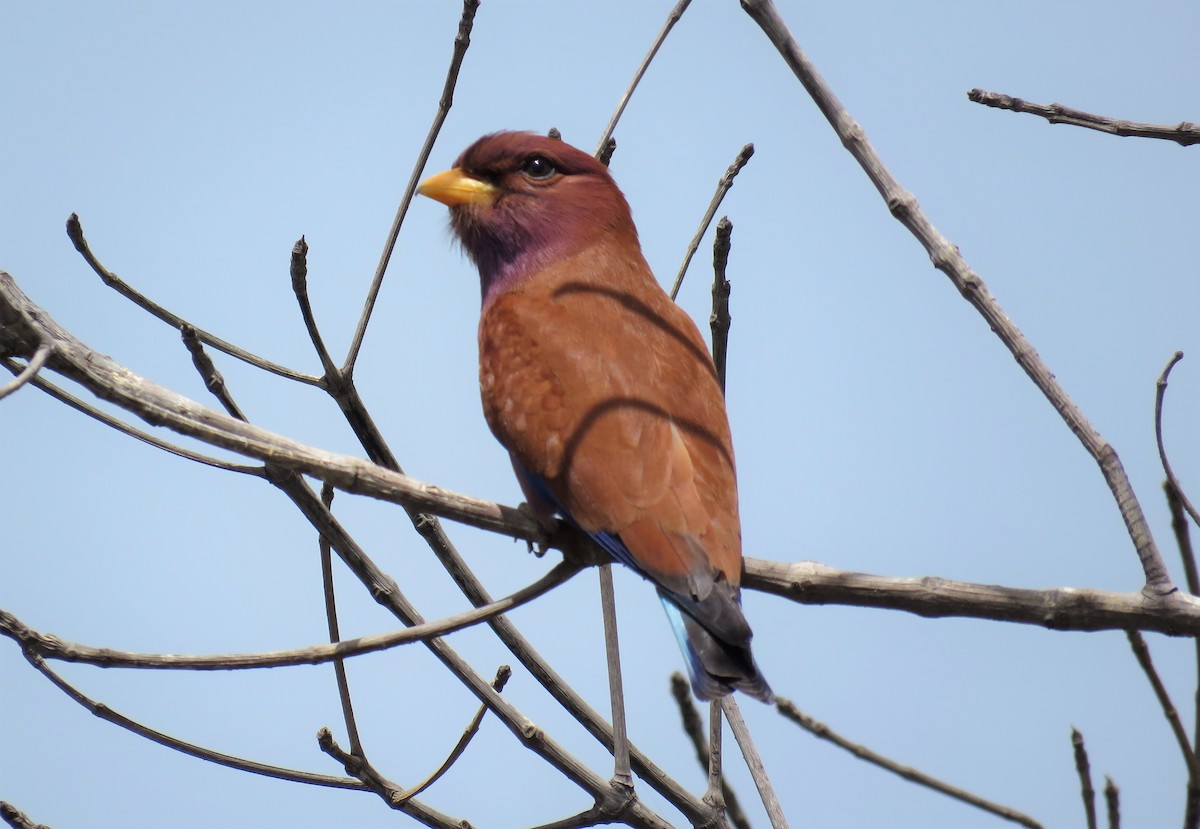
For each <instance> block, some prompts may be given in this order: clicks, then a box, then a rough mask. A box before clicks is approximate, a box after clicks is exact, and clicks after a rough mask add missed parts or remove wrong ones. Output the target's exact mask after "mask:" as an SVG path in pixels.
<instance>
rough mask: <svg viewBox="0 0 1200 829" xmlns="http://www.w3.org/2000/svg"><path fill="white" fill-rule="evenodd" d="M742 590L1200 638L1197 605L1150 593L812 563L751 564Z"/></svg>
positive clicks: (934, 613)
mask: <svg viewBox="0 0 1200 829" xmlns="http://www.w3.org/2000/svg"><path fill="white" fill-rule="evenodd" d="M742 587H744V588H749V589H751V590H761V591H762V592H764V593H772V594H774V595H776V596H782V597H783V598H786V599H791V600H792V601H795V602H800V603H801V604H839V605H852V606H855V607H877V608H881V609H888V610H904V611H907V612H909V613H915V614H916V615H918V616H925V617H928V618H942V617H966V618H974V619H993V620H995V621H1002V622H1018V623H1020V624H1026V625H1038V626H1039V627H1044V628H1049V629H1051V630H1127V629H1140V630H1152V631H1155V632H1157V633H1167V634H1171V635H1175V636H1195V635H1197V634H1200V601H1197V600H1196V599H1194V598H1193V597H1191V596H1187V595H1185V594H1183V593H1179V592H1176V593H1172V594H1169V595H1167V596H1157V597H1155V596H1147V595H1146V594H1145V593H1144V592H1137V593H1110V592H1108V591H1106V590H1090V589H1081V588H1074V587H1058V588H1051V589H1048V590H1029V589H1025V588H1020V587H1003V586H1000V585H993V584H976V583H973V582H962V581H953V580H951V579H943V578H938V577H936V576H926V577H924V578H913V579H904V578H893V577H889V576H876V575H872V574H869V573H854V572H848V571H843V570H836V569H834V568H832V567H827V566H826V565H824V564H820V563H818V562H814V561H800V562H795V563H791V564H788V563H784V562H776V561H764V560H762V559H752V558H748V559H746V568H745V577H744V579H743V581H742Z"/></svg>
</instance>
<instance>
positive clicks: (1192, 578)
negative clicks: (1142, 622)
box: [1163, 479, 1200, 829]
mask: <svg viewBox="0 0 1200 829" xmlns="http://www.w3.org/2000/svg"><path fill="white" fill-rule="evenodd" d="M1163 491H1164V492H1165V493H1166V496H1167V509H1168V510H1170V512H1171V529H1172V531H1174V533H1175V544H1176V546H1178V547H1179V557H1180V558H1181V559H1182V560H1183V571H1184V574H1185V577H1186V579H1187V586H1188V592H1189V593H1191V594H1192V595H1193V596H1195V595H1196V594H1197V593H1200V579H1198V578H1197V574H1196V554H1195V551H1194V550H1193V549H1192V536H1191V533H1190V532H1189V529H1188V528H1189V525H1188V517H1187V514H1186V513H1185V512H1184V508H1183V499H1182V498H1181V497H1180V494H1179V490H1178V488H1176V486H1175V484H1173V483H1172V482H1171V480H1170V479H1168V480H1166V481H1163ZM1192 645H1193V647H1194V649H1195V654H1196V690H1195V691H1194V692H1193V694H1192V705H1193V725H1192V729H1193V730H1192V746H1193V752H1195V751H1200V636H1197V637H1196V638H1195V639H1194V640H1193V642H1192ZM1183 814H1184V819H1183V825H1184V827H1185V829H1197V827H1200V780H1195V779H1193V778H1192V776H1191V775H1188V782H1187V795H1186V798H1185V807H1184V812H1183Z"/></svg>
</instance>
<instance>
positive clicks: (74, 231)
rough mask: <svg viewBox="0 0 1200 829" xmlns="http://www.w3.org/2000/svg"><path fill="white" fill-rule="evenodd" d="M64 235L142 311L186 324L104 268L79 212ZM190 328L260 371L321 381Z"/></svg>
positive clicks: (309, 381) (313, 383)
mask: <svg viewBox="0 0 1200 829" xmlns="http://www.w3.org/2000/svg"><path fill="white" fill-rule="evenodd" d="M67 236H69V237H70V238H71V242H72V244H74V245H75V250H77V251H79V253H80V255H82V256H83V259H84V261H85V262H87V263H88V265H90V266H91V268H92V270H93V271H95V272H96V275H97V276H99V277H100V279H101V280H102V281H103V282H104V284H105V285H107V286H108V287H109V288H112V289H113V290H114V291H116V292H117V293H118V294H120V295H121V296H123V297H125V298H126V299H128V300H129V301H130V302H132V303H133V304H134V305H136V306H137V307H139V308H141V309H142V310H143V311H146V312H148V313H149V314H150V315H151V316H153V317H156V318H157V319H160V320H162V321H163V322H165V323H166V324H167V325H169V326H171V327H172V328H176V329H182V328H183V326H184V325H187V324H188V323H187V321H186V320H184V319H183V318H182V317H180V316H178V315H176V314H173V313H171V312H170V311H168V310H167V309H166V308H163V307H162V306H161V305H159V304H158V303H157V302H154V301H153V300H152V299H150V298H149V297H147V296H145V295H144V294H142V293H140V292H138V291H137V290H135V289H134V288H133V287H131V286H130V285H129V284H128V283H127V282H125V280H123V279H122V278H121V277H119V276H117V275H116V274H115V273H113V272H112V271H110V270H109V269H108V268H106V267H105V266H104V265H103V264H102V263H101V262H100V260H99V259H97V258H96V255H95V254H94V253H92V248H91V246H90V245H89V244H88V241H87V239H86V238H84V235H83V225H82V224H81V223H80V221H79V216H78V215H76V214H75V213H72V214H71V215H70V217H69V218H68V219H67ZM193 328H195V330H196V336H197V337H198V338H199V340H200V341H201V342H202V343H204V344H206V345H210V346H212V347H213V348H215V349H217V350H218V351H223V352H225V353H226V354H228V355H229V356H230V357H236V358H237V359H239V360H241V361H242V362H244V363H248V364H250V365H252V366H255V367H256V368H261V369H262V370H263V371H268V372H270V373H271V374H276V375H278V376H280V377H286V378H287V379H288V380H295V381H296V382H298V383H306V384H308V385H310V386H320V385H321V378H320V377H317V376H315V375H312V374H305V373H303V372H300V371H295V370H294V369H290V368H288V367H287V366H282V365H280V364H279V363H273V362H271V361H270V360H267V359H265V358H263V357H259V356H258V355H257V354H251V353H250V352H249V351H247V350H245V349H244V348H238V347H237V346H236V345H234V344H233V343H230V342H227V341H225V340H223V339H221V338H220V337H218V336H217V335H215V334H211V333H209V332H208V331H205V330H204V329H202V328H196V327H195V326H193Z"/></svg>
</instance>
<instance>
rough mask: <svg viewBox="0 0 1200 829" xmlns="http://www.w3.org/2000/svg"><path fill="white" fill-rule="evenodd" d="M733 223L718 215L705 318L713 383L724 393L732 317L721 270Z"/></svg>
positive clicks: (725, 261)
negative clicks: (709, 304) (709, 301)
mask: <svg viewBox="0 0 1200 829" xmlns="http://www.w3.org/2000/svg"><path fill="white" fill-rule="evenodd" d="M732 235H733V222H731V221H729V217H728V216H722V217H721V220H720V221H719V222H717V237H716V239H715V240H713V287H712V314H710V315H709V317H708V325H709V328H710V329H711V330H712V352H713V365H714V366H716V369H717V382H719V383H720V384H721V393H722V394H724V393H725V363H726V358H727V352H728V350H729V327H730V326H731V325H732V324H733V318H732V317H730V316H729V292H730V290H731V288H730V285H729V280H728V279H726V278H725V268H726V266H727V265H728V264H729V250H730V247H731V246H732V244H731V237H732Z"/></svg>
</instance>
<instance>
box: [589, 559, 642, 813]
mask: <svg viewBox="0 0 1200 829" xmlns="http://www.w3.org/2000/svg"><path fill="white" fill-rule="evenodd" d="M596 569H597V571H598V572H599V574H600V608H601V612H602V615H603V617H604V655H605V662H606V663H607V665H608V696H609V702H610V704H611V706H612V724H613V763H614V764H613V779H612V782H613V783H614V784H615V785H618V786H627V787H629V789H630V790H632V789H633V775H632V774H630V772H629V734H628V732H627V731H626V728H625V688H624V684H623V683H622V681H621V646H620V642H619V640H618V638H617V597H616V595H615V594H614V591H613V577H612V564H609V563H605V564H601V565H600V566H599V567H598V568H596Z"/></svg>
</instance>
